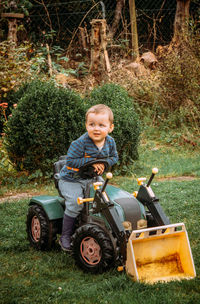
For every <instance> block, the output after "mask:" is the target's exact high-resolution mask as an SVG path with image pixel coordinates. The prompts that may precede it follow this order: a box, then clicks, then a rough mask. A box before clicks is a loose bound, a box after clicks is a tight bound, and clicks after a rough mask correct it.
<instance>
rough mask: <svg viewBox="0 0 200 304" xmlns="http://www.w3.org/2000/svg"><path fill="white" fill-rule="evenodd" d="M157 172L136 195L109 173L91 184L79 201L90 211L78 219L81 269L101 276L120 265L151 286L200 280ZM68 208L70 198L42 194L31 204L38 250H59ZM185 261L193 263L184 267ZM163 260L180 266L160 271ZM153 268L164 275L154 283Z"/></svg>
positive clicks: (31, 233) (31, 235)
mask: <svg viewBox="0 0 200 304" xmlns="http://www.w3.org/2000/svg"><path fill="white" fill-rule="evenodd" d="M91 165H92V164H91ZM62 166H63V159H61V160H60V161H58V162H57V163H55V171H54V173H55V174H54V178H55V186H56V188H57V189H58V178H59V171H60V169H61V167H62ZM87 166H89V164H88V165H87ZM87 166H86V169H88V168H87ZM89 169H91V167H90V168H89ZM84 170H85V168H84ZM90 171H91V170H90ZM156 173H157V172H155V170H154V171H153V170H152V175H151V177H150V179H149V181H148V183H147V184H144V183H143V180H142V181H141V180H139V182H138V183H139V185H140V187H139V191H138V193H136V194H135V195H133V194H131V193H128V192H127V191H124V190H122V189H120V188H118V187H115V186H113V185H108V182H109V179H110V178H111V175H109V174H108V175H107V178H106V180H103V179H102V177H94V178H93V182H92V183H90V184H88V187H87V189H86V193H85V197H84V198H78V200H77V203H78V204H84V208H83V210H82V212H81V214H80V215H79V216H78V218H77V221H76V226H75V231H74V234H73V236H72V253H73V256H74V259H75V262H76V264H77V265H78V266H79V267H80V268H81V269H83V270H85V271H87V272H91V273H101V272H103V271H105V270H107V269H109V268H110V267H113V266H118V267H119V269H126V272H127V273H128V274H129V275H130V276H131V277H132V278H133V280H138V281H146V282H150V283H151V282H156V281H158V280H161V281H162V280H163V281H167V280H171V279H177V278H180V277H181V278H185V277H187V278H192V277H194V276H195V269H194V263H193V259H192V254H191V249H190V246H189V241H188V236H187V232H186V229H185V227H184V228H183V229H181V228H179V230H180V231H178V232H177V231H176V229H177V227H180V226H181V224H180V225H177V224H176V226H173V225H170V222H169V219H168V217H167V216H166V215H165V213H164V211H163V209H162V207H161V205H160V204H159V200H158V198H156V196H155V194H154V192H153V190H152V189H151V187H150V183H151V181H152V180H153V177H154V175H155V174H156ZM58 192H59V189H58ZM59 194H60V193H59ZM64 209H65V203H64V198H62V197H61V196H36V197H33V198H32V199H31V200H30V202H29V210H28V214H27V235H28V239H29V242H30V244H31V246H32V247H34V248H36V249H39V250H46V249H50V248H51V247H53V245H54V243H55V241H56V239H57V237H58V235H59V234H61V232H62V219H63V216H64ZM173 227H175V228H173ZM181 227H182V226H181ZM169 228H170V229H169ZM158 231H159V232H158ZM166 231H167V232H166ZM176 240H179V244H180V245H179V246H178V247H177V246H175V244H176ZM183 243H184V244H183ZM170 246H171V247H173V248H176V249H175V251H173V250H171V251H170V252H169V250H168V248H169V247H170ZM181 246H182V247H181ZM180 248H183V249H180ZM150 249H151V250H150ZM186 252H187V253H186ZM185 253H186V254H185ZM185 257H187V258H188V261H189V262H188V263H187V265H186V266H184V267H183V264H184V263H183V261H182V260H183V259H185ZM162 261H165V262H166V261H168V266H167V268H166V269H169V267H174V269H176V271H174V273H172V272H169V271H168V273H165V272H166V271H165V270H164V272H162V271H161V272H160V271H159V270H158V269H160V268H161V269H162V267H160V265H162ZM150 265H151V266H152V265H153V266H152V267H154V268H152V273H154V274H155V273H156V272H158V275H156V277H155V276H154V278H153V279H152V280H151V276H152V275H151V273H149V272H148V269H149V267H150ZM157 265H159V267H160V268H159V267H157ZM188 265H189V266H188ZM145 267H146V268H145ZM156 267H157V268H156ZM139 269H140V270H139ZM141 269H142V270H141ZM177 273H178V274H177ZM180 274H181V275H180Z"/></svg>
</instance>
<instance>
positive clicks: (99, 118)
mask: <svg viewBox="0 0 200 304" xmlns="http://www.w3.org/2000/svg"><path fill="white" fill-rule="evenodd" d="M113 128H114V125H113V124H111V122H110V120H109V115H108V113H106V112H105V113H98V114H96V113H89V115H88V117H87V121H86V129H87V131H88V135H89V137H90V138H91V139H92V140H93V142H94V144H95V145H96V146H97V147H102V146H103V145H104V142H105V138H106V136H107V135H108V133H111V132H112V130H113Z"/></svg>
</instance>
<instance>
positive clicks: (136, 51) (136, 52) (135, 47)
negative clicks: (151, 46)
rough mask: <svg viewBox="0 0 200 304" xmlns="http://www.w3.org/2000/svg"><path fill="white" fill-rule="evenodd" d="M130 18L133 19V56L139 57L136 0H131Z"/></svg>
mask: <svg viewBox="0 0 200 304" xmlns="http://www.w3.org/2000/svg"><path fill="white" fill-rule="evenodd" d="M129 10H130V20H131V45H132V50H133V58H134V59H136V58H138V57H139V49H138V33H137V19H136V10H135V0H129Z"/></svg>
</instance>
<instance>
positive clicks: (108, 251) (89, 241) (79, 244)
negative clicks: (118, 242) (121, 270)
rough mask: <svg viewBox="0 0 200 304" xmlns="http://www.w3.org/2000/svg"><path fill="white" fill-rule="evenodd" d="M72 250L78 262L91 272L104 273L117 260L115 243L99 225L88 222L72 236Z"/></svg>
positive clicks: (81, 266)
mask: <svg viewBox="0 0 200 304" xmlns="http://www.w3.org/2000/svg"><path fill="white" fill-rule="evenodd" d="M72 251H73V256H74V259H75V262H76V264H77V265H78V266H79V267H80V268H82V269H83V270H85V271H87V272H91V273H102V272H103V271H105V270H107V269H108V268H110V267H111V266H112V265H113V264H114V261H115V252H114V248H113V244H112V242H111V239H110V238H109V237H108V235H107V234H106V233H105V232H104V230H102V229H101V228H100V227H99V226H96V225H92V224H86V225H84V226H81V227H79V228H78V229H77V230H76V232H75V234H74V235H73V237H72Z"/></svg>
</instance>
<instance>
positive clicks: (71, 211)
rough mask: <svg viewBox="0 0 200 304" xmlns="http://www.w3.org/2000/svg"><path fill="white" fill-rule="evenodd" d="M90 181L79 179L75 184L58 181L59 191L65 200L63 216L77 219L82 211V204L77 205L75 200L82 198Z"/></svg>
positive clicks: (62, 180)
mask: <svg viewBox="0 0 200 304" xmlns="http://www.w3.org/2000/svg"><path fill="white" fill-rule="evenodd" d="M90 181H91V180H90V179H79V180H78V181H77V182H70V181H67V180H64V179H60V180H59V182H58V187H59V190H60V192H61V194H62V196H63V197H64V199H65V207H66V208H65V214H66V215H68V216H71V217H77V216H78V215H79V214H80V212H81V210H82V209H83V204H82V205H78V204H77V198H78V197H83V196H84V192H85V189H86V186H87V184H88V183H89V182H90Z"/></svg>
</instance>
